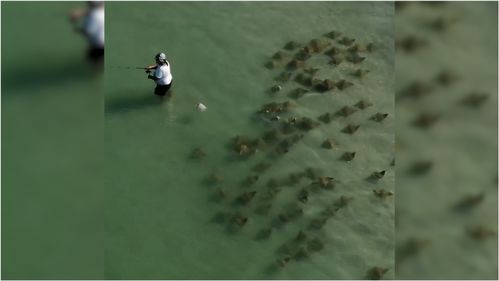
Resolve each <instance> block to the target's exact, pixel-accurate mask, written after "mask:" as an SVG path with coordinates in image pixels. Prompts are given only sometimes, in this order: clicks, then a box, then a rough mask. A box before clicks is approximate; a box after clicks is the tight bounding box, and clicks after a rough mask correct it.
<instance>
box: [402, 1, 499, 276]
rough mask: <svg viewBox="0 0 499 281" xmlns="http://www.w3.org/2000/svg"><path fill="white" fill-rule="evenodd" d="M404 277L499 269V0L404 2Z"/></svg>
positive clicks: (492, 272) (493, 273)
mask: <svg viewBox="0 0 499 281" xmlns="http://www.w3.org/2000/svg"><path fill="white" fill-rule="evenodd" d="M395 27H396V42H395V44H396V60H395V61H396V90H397V96H396V117H397V118H396V120H397V128H396V155H397V157H396V158H397V159H396V161H397V162H396V175H397V176H396V189H397V197H396V214H397V220H396V237H397V239H396V240H397V241H396V243H397V249H396V278H397V279H497V269H498V268H497V2H396V18H395Z"/></svg>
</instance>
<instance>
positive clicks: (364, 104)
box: [355, 100, 373, 110]
mask: <svg viewBox="0 0 499 281" xmlns="http://www.w3.org/2000/svg"><path fill="white" fill-rule="evenodd" d="M372 105H373V104H372V103H370V102H368V101H366V100H360V101H359V102H358V103H356V104H355V107H357V108H359V109H362V110H363V109H366V108H368V107H370V106H372Z"/></svg>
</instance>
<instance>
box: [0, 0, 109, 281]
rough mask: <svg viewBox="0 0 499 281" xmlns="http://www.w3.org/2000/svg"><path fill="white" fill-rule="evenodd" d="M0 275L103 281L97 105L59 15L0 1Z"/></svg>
mask: <svg viewBox="0 0 499 281" xmlns="http://www.w3.org/2000/svg"><path fill="white" fill-rule="evenodd" d="M1 5H2V88H1V90H2V177H1V183H2V278H4V279H68V278H74V279H86V278H99V277H101V276H102V274H101V272H102V259H101V258H100V257H101V256H102V255H101V253H100V252H98V251H96V250H95V249H102V243H101V242H102V224H101V222H102V208H101V206H102V188H103V183H102V177H101V175H102V168H103V167H102V137H103V135H102V128H103V114H102V113H103V104H102V101H103V98H102V92H101V87H100V80H99V77H98V75H95V74H94V73H93V71H92V69H91V68H90V67H89V66H88V65H87V64H86V62H85V59H84V51H85V44H84V43H85V42H84V40H83V39H82V38H80V36H78V35H77V34H75V33H74V32H73V31H72V29H71V26H70V25H69V24H68V19H67V17H66V15H67V13H68V12H69V11H70V10H71V9H74V8H76V7H79V6H80V7H81V6H84V3H69V2H36V3H35V2H23V3H21V2H2V3H1Z"/></svg>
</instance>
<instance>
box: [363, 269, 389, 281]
mask: <svg viewBox="0 0 499 281" xmlns="http://www.w3.org/2000/svg"><path fill="white" fill-rule="evenodd" d="M388 270H389V269H388V268H383V267H378V266H375V267H373V268H371V269H369V271H368V272H367V275H366V279H369V280H380V279H381V278H383V276H384V275H385V273H386V272H388Z"/></svg>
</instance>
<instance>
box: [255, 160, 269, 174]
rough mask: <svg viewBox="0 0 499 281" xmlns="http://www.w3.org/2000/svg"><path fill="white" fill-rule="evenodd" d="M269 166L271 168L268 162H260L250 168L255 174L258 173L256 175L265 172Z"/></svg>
mask: <svg viewBox="0 0 499 281" xmlns="http://www.w3.org/2000/svg"><path fill="white" fill-rule="evenodd" d="M271 166H272V164H270V163H268V162H260V163H258V164H256V165H255V166H254V167H253V168H252V170H253V171H255V172H258V173H263V172H265V171H267V170H268V169H269V168H270V167H271Z"/></svg>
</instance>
